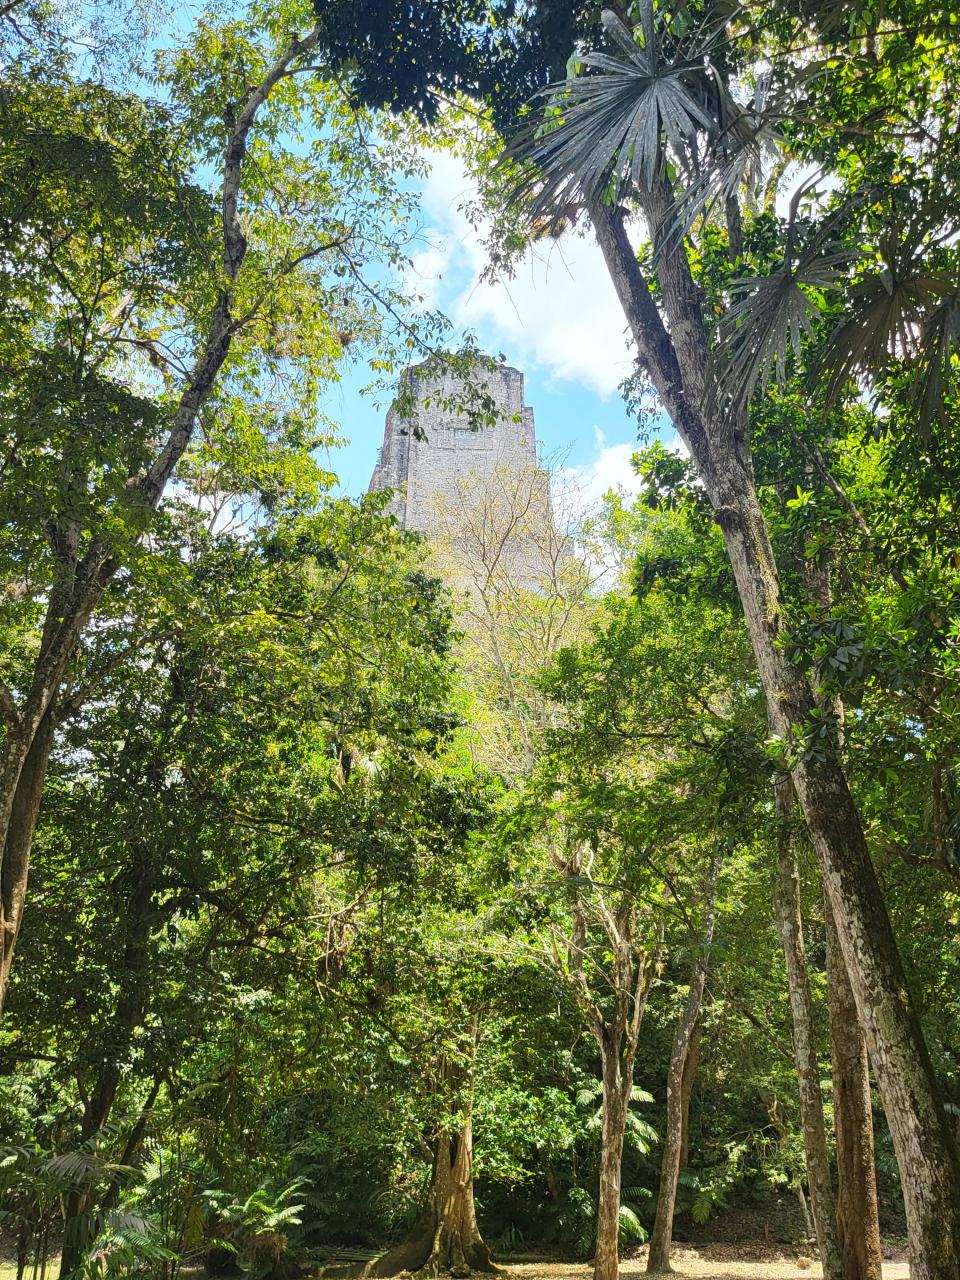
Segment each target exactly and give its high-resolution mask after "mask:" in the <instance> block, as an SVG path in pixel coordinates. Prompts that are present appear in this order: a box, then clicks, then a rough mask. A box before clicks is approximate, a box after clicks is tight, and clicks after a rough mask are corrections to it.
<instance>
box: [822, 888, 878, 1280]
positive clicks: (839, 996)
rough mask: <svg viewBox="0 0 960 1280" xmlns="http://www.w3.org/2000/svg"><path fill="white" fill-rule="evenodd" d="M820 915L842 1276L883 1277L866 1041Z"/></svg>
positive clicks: (852, 1279) (831, 934)
mask: <svg viewBox="0 0 960 1280" xmlns="http://www.w3.org/2000/svg"><path fill="white" fill-rule="evenodd" d="M824 917H825V921H826V935H827V1008H828V1011H829V1015H830V1057H831V1061H832V1069H833V1123H834V1129H835V1130H836V1136H837V1186H838V1191H839V1194H838V1197H837V1229H838V1231H837V1234H838V1236H839V1243H840V1254H841V1258H842V1260H843V1276H844V1280H881V1275H882V1264H883V1252H882V1249H881V1244H880V1216H879V1207H878V1204H877V1172H876V1163H875V1160H874V1145H873V1107H872V1104H871V1099H870V1071H869V1065H868V1062H867V1045H866V1041H865V1039H864V1035H863V1031H862V1030H861V1028H860V1024H859V1022H858V1021H857V1009H856V1005H855V1003H854V999H853V991H852V990H851V989H850V980H849V978H848V977H847V970H846V966H845V965H844V962H843V956H842V954H841V952H840V942H839V939H838V938H837V931H836V924H835V923H834V919H833V912H832V911H831V909H830V906H829V904H828V903H826V902H825V903H824Z"/></svg>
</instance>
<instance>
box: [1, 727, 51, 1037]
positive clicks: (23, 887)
mask: <svg viewBox="0 0 960 1280" xmlns="http://www.w3.org/2000/svg"><path fill="white" fill-rule="evenodd" d="M53 738H54V715H53V709H52V708H51V709H50V710H49V711H48V712H47V714H46V715H45V716H44V717H43V719H42V720H41V721H40V724H39V726H38V728H37V730H36V732H35V733H34V734H33V737H32V739H31V742H30V746H29V748H28V749H27V750H26V751H25V752H24V754H23V759H22V761H21V762H20V765H19V768H18V769H17V770H16V782H15V783H13V785H12V788H11V793H10V803H9V818H8V820H7V823H6V841H5V845H4V847H3V850H2V857H0V871H2V884H0V1012H2V1010H3V1005H4V1001H5V999H6V994H7V988H8V986H9V984H10V971H11V969H12V967H13V953H14V949H15V947H16V944H17V934H18V933H19V931H20V922H21V920H22V919H23V911H24V907H25V906H26V896H27V877H28V874H29V870H30V850H31V847H32V845H33V833H34V832H35V831H36V828H37V819H38V817H39V813H40V801H41V799H42V797H43V785H44V782H45V781H46V777H47V765H48V763H49V761H50V752H51V751H52V750H53ZM15 754H16V753H15V752H13V751H11V762H10V766H9V767H10V769H11V771H12V770H13V761H14V757H15Z"/></svg>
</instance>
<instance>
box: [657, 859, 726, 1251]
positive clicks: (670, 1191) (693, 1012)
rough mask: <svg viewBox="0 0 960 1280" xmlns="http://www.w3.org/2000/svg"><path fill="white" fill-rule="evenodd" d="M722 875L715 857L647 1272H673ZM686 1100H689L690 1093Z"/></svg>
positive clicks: (673, 1059)
mask: <svg viewBox="0 0 960 1280" xmlns="http://www.w3.org/2000/svg"><path fill="white" fill-rule="evenodd" d="M719 874H720V860H719V857H715V858H714V860H713V864H712V866H711V868H710V877H709V881H708V886H707V903H706V908H707V911H706V922H705V925H704V930H703V938H702V940H701V941H700V944H699V947H698V954H697V957H696V960H695V961H694V965H693V971H692V973H691V974H690V989H689V991H688V993H687V999H686V1003H685V1004H684V1007H683V1013H682V1015H681V1017H680V1021H679V1023H678V1024H677V1030H676V1032H675V1034H674V1037H673V1048H672V1050H671V1053H670V1066H669V1069H668V1071H667V1118H666V1125H665V1129H664V1135H663V1159H662V1161H661V1163H660V1190H659V1193H658V1195H657V1213H656V1217H655V1219H654V1223H653V1232H652V1234H651V1236H650V1253H649V1256H648V1258H647V1271H648V1272H658V1271H672V1270H673V1268H672V1267H671V1265H670V1250H671V1248H672V1246H673V1215H674V1211H675V1209H676V1204H677V1185H678V1183H679V1180H680V1162H681V1157H682V1152H683V1130H684V1077H685V1075H686V1070H687V1063H688V1061H689V1058H690V1053H691V1048H692V1046H693V1043H694V1037H695V1035H696V1027H697V1022H698V1020H699V1018H700V1008H701V1005H702V1004H703V988H704V986H705V984H706V980H707V965H708V955H707V953H708V951H709V949H710V944H711V943H712V942H713V931H714V928H715V926H716V920H717V878H718V876H719ZM687 1099H688V1100H689V1094H688V1095H687Z"/></svg>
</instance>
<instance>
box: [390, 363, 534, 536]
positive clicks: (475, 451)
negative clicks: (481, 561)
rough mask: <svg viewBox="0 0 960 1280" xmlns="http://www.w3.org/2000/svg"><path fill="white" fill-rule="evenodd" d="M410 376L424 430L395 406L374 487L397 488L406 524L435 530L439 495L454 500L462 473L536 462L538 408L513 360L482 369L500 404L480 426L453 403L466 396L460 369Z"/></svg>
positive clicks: (396, 505) (481, 378) (395, 505)
mask: <svg viewBox="0 0 960 1280" xmlns="http://www.w3.org/2000/svg"><path fill="white" fill-rule="evenodd" d="M405 376H406V377H407V378H408V379H409V381H410V384H411V390H412V392H413V395H414V397H415V398H416V400H417V404H418V408H417V415H416V425H417V435H414V432H413V430H412V429H411V427H412V424H411V423H410V422H408V421H406V420H405V419H403V418H401V417H400V415H399V414H398V413H397V411H396V410H395V409H390V411H389V412H388V413H387V421H386V426H385V429H384V435H383V448H382V449H381V451H380V459H379V461H378V463H377V465H376V467H375V468H374V472H373V477H372V479H371V481H370V490H371V492H372V491H374V490H377V489H393V490H394V497H393V500H392V502H391V505H390V510H391V511H392V513H393V514H394V515H395V516H396V517H397V519H398V520H399V521H400V523H401V524H402V525H403V526H404V528H407V529H414V530H416V531H417V532H418V533H424V534H427V535H429V534H431V533H433V532H434V531H435V519H436V514H435V513H436V508H437V499H438V498H439V499H441V500H444V499H450V500H452V499H453V498H454V496H455V486H456V483H457V481H458V480H462V479H464V478H466V477H468V476H470V477H473V476H477V477H483V476H490V475H492V474H493V472H494V471H495V470H496V469H497V468H498V467H504V466H511V467H518V468H528V467H536V465H537V444H536V438H535V435H534V424H533V410H532V409H531V408H529V407H528V406H526V405H524V403H523V374H522V373H520V372H519V371H518V370H517V369H511V368H509V367H507V366H505V365H500V366H497V368H495V369H490V370H483V371H481V372H479V373H478V375H477V380H478V382H480V383H481V384H482V385H483V387H484V390H485V391H486V393H487V394H488V395H489V396H490V397H491V398H492V399H493V401H494V403H495V404H496V406H497V419H496V423H495V424H494V425H492V426H483V427H479V428H477V429H476V430H474V429H472V428H471V427H470V425H469V424H468V422H467V421H466V418H465V415H464V414H463V413H462V412H459V411H458V409H457V408H456V407H452V406H449V405H447V404H446V403H445V402H446V401H450V400H453V399H457V398H459V399H460V401H461V402H462V400H463V397H464V395H465V389H464V385H463V383H462V382H458V381H457V380H456V379H455V377H454V376H453V375H451V374H443V375H441V376H439V377H437V376H435V375H434V376H429V377H428V376H425V375H424V374H423V373H422V372H421V371H420V370H419V369H417V368H414V369H410V370H408V371H407V373H406V375H405Z"/></svg>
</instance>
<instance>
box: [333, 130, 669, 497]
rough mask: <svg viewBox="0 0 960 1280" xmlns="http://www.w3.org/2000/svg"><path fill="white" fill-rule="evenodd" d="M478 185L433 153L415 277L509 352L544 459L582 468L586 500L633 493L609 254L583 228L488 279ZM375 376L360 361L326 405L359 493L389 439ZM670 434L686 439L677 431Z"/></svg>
mask: <svg viewBox="0 0 960 1280" xmlns="http://www.w3.org/2000/svg"><path fill="white" fill-rule="evenodd" d="M469 191H470V187H469V180H468V178H467V177H466V176H465V175H464V173H463V170H462V169H461V167H460V164H459V162H458V161H457V160H456V159H455V158H454V157H452V156H449V155H446V154H442V155H437V156H435V157H434V158H433V161H432V166H431V173H430V176H429V178H428V179H427V180H426V181H425V182H424V183H423V184H422V190H421V193H420V195H421V209H422V225H421V230H420V234H419V235H418V236H417V237H416V241H415V243H414V245H413V248H412V256H413V271H412V275H411V280H410V281H409V283H410V284H411V285H412V286H413V287H414V288H415V289H416V290H417V291H418V292H420V293H421V294H423V295H424V298H425V301H426V303H427V305H429V306H436V307H439V308H440V309H441V310H442V311H444V312H445V314H446V315H448V316H449V317H450V319H451V320H452V321H453V323H454V325H455V327H456V328H457V329H458V330H459V331H464V330H470V331H472V332H473V333H474V334H475V335H476V338H477V340H478V342H479V344H480V346H481V347H482V348H483V350H485V351H487V352H489V353H491V354H499V353H501V352H502V353H503V354H504V355H505V356H506V358H507V361H508V363H509V364H512V365H514V366H515V367H516V368H518V369H520V370H521V372H522V373H523V374H524V375H525V380H526V401H527V404H529V405H531V406H532V408H533V410H534V415H535V418H536V424H537V436H538V439H539V440H540V442H541V452H542V455H543V456H544V457H546V458H547V459H557V460H559V462H560V464H561V465H562V466H563V467H564V468H567V469H569V470H571V471H572V472H573V476H574V479H575V480H576V482H577V483H578V484H579V486H580V487H581V489H582V490H583V491H584V496H585V497H586V498H588V499H596V498H599V497H600V496H601V495H602V493H604V492H605V491H606V490H607V489H609V488H611V487H618V486H621V487H623V488H625V489H627V490H633V489H634V488H635V477H634V475H633V472H632V470H631V468H630V455H631V453H632V452H633V451H634V449H635V448H636V447H637V429H636V423H635V422H634V421H632V420H631V418H630V417H629V416H628V414H627V410H626V407H625V405H624V404H623V401H622V398H621V396H620V393H619V391H618V389H617V388H618V385H619V383H620V382H621V381H622V379H623V378H624V377H625V376H626V375H627V374H628V373H629V372H630V370H631V368H632V361H631V357H630V354H629V349H628V345H627V340H626V334H625V326H624V320H623V313H622V312H621V310H620V306H619V304H618V302H617V300H616V297H615V296H614V292H613V287H612V285H611V284H610V281H609V279H608V277H607V273H606V270H605V268H604V265H603V260H602V258H601V256H600V251H599V249H598V248H597V247H596V245H595V243H594V242H593V240H592V238H591V237H589V236H583V235H580V234H576V233H574V234H567V235H565V236H564V237H563V238H562V239H561V240H559V241H553V240H545V241H543V242H541V243H540V244H539V245H537V246H535V247H534V248H533V249H531V251H530V252H529V253H528V254H527V256H526V257H525V259H524V260H523V262H522V263H521V264H520V267H519V269H518V271H517V273H516V276H515V278H513V279H512V280H510V281H505V282H503V283H499V284H489V283H485V282H481V281H480V279H479V276H480V272H481V271H482V268H483V265H484V261H485V259H484V251H483V246H482V245H481V244H480V242H479V240H478V238H477V236H476V234H475V233H474V232H473V230H472V229H471V228H470V226H469V224H468V222H467V220H466V218H465V217H464V215H463V213H462V212H461V210H460V206H461V205H462V204H463V202H464V199H465V197H466V196H467V195H468V194H469ZM369 380H370V379H369V374H368V372H367V371H366V369H365V368H364V367H363V366H362V364H360V365H359V367H358V366H356V365H355V366H354V367H352V368H351V369H350V370H349V371H347V372H346V375H345V377H344V379H343V381H341V382H340V383H339V384H338V385H336V386H334V387H333V388H332V389H331V391H330V392H329V393H328V395H327V397H326V399H325V402H324V406H323V407H324V410H325V412H326V414H327V415H328V417H329V418H331V419H332V420H333V421H334V422H336V423H339V424H341V426H342V433H343V436H344V437H345V439H346V441H347V443H346V444H344V445H343V446H341V447H339V448H336V449H331V450H330V451H329V453H328V454H327V456H326V458H325V459H324V461H325V463H326V465H328V466H329V468H330V469H331V470H332V471H334V472H336V473H337V474H338V476H339V477H340V491H341V492H344V493H348V494H357V493H360V492H362V491H363V490H364V489H366V486H367V483H368V481H369V479H370V474H371V472H372V470H373V465H374V462H375V459H376V451H377V449H378V447H379V446H380V444H381V441H382V438H383V418H384V412H385V405H383V404H382V403H380V404H378V403H376V402H375V400H374V399H373V397H371V396H369V395H365V394H364V388H365V386H366V385H367V384H368V382H369ZM663 437H664V439H665V441H666V442H667V443H675V439H674V434H673V432H672V431H671V430H670V429H669V428H668V427H666V428H665V429H664V431H663Z"/></svg>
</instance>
